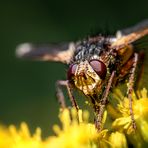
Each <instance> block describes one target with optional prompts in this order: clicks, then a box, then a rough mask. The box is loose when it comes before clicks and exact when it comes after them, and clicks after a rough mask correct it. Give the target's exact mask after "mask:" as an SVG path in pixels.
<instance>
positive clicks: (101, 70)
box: [89, 59, 107, 79]
mask: <svg viewBox="0 0 148 148" xmlns="http://www.w3.org/2000/svg"><path fill="white" fill-rule="evenodd" d="M89 63H90V66H91V67H92V68H93V70H94V71H95V72H96V73H97V74H98V75H99V76H100V78H101V79H105V77H106V73H107V69H106V65H105V64H104V63H103V62H101V61H99V60H97V59H93V60H90V62H89Z"/></svg>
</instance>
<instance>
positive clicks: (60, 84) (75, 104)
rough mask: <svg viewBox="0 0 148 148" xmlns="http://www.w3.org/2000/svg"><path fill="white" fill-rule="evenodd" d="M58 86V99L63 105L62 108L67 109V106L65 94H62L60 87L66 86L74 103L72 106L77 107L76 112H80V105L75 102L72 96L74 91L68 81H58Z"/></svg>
mask: <svg viewBox="0 0 148 148" xmlns="http://www.w3.org/2000/svg"><path fill="white" fill-rule="evenodd" d="M56 86H57V98H58V100H59V102H60V104H61V107H62V108H65V107H66V104H65V99H64V95H63V92H62V89H61V88H60V86H66V88H67V92H68V95H69V98H70V101H71V103H72V106H73V107H75V108H76V110H78V109H79V107H78V105H77V103H76V100H75V98H74V96H73V95H72V90H71V88H70V85H69V82H68V80H65V81H64V80H59V81H57V83H56Z"/></svg>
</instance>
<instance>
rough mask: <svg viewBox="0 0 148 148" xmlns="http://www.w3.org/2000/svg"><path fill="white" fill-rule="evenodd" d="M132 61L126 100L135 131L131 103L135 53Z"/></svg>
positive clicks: (136, 57) (136, 55)
mask: <svg viewBox="0 0 148 148" xmlns="http://www.w3.org/2000/svg"><path fill="white" fill-rule="evenodd" d="M133 60H134V63H133V67H132V68H131V72H130V77H129V85H128V89H127V95H128V99H129V109H130V116H131V120H132V126H133V128H134V129H136V124H135V120H134V114H133V109H132V102H133V100H132V92H133V88H134V79H135V71H136V68H137V63H138V54H137V53H135V54H134V59H133Z"/></svg>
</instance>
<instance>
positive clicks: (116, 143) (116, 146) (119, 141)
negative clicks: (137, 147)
mask: <svg viewBox="0 0 148 148" xmlns="http://www.w3.org/2000/svg"><path fill="white" fill-rule="evenodd" d="M109 141H110V143H111V146H112V147H113V148H127V147H128V146H127V141H126V137H125V135H124V134H123V133H120V132H115V133H112V134H111V136H110V137H109Z"/></svg>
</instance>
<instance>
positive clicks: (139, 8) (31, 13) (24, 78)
mask: <svg viewBox="0 0 148 148" xmlns="http://www.w3.org/2000/svg"><path fill="white" fill-rule="evenodd" d="M145 18H148V1H147V0H140V1H139V0H134V1H127V0H124V1H109V0H108V1H107V0H104V1H103V0H102V1H100V0H98V1H94V0H92V1H76V0H75V1H74V0H73V1H71V0H69V1H68V0H61V1H60V0H54V1H50V0H24V1H21V0H13V1H3V2H2V1H1V4H0V122H1V123H3V124H6V125H8V124H15V125H19V124H20V122H21V121H26V122H27V123H28V124H29V127H30V128H31V130H33V131H34V129H35V128H36V127H37V126H40V127H41V128H42V131H43V135H49V134H51V133H52V130H51V128H52V125H53V124H54V123H58V117H57V115H58V107H59V105H58V102H57V100H56V98H55V81H56V80H58V79H66V67H65V66H64V65H62V64H59V63H48V62H32V61H22V60H19V59H17V58H16V57H15V47H16V46H17V45H18V44H20V43H22V42H61V41H71V40H79V39H81V38H83V37H85V36H87V35H88V34H89V33H92V32H95V31H97V32H99V31H100V30H102V31H103V32H106V29H107V31H109V32H110V33H114V32H115V31H116V30H118V29H121V28H125V27H128V26H130V25H133V24H135V23H137V22H139V21H141V20H143V19H145Z"/></svg>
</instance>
